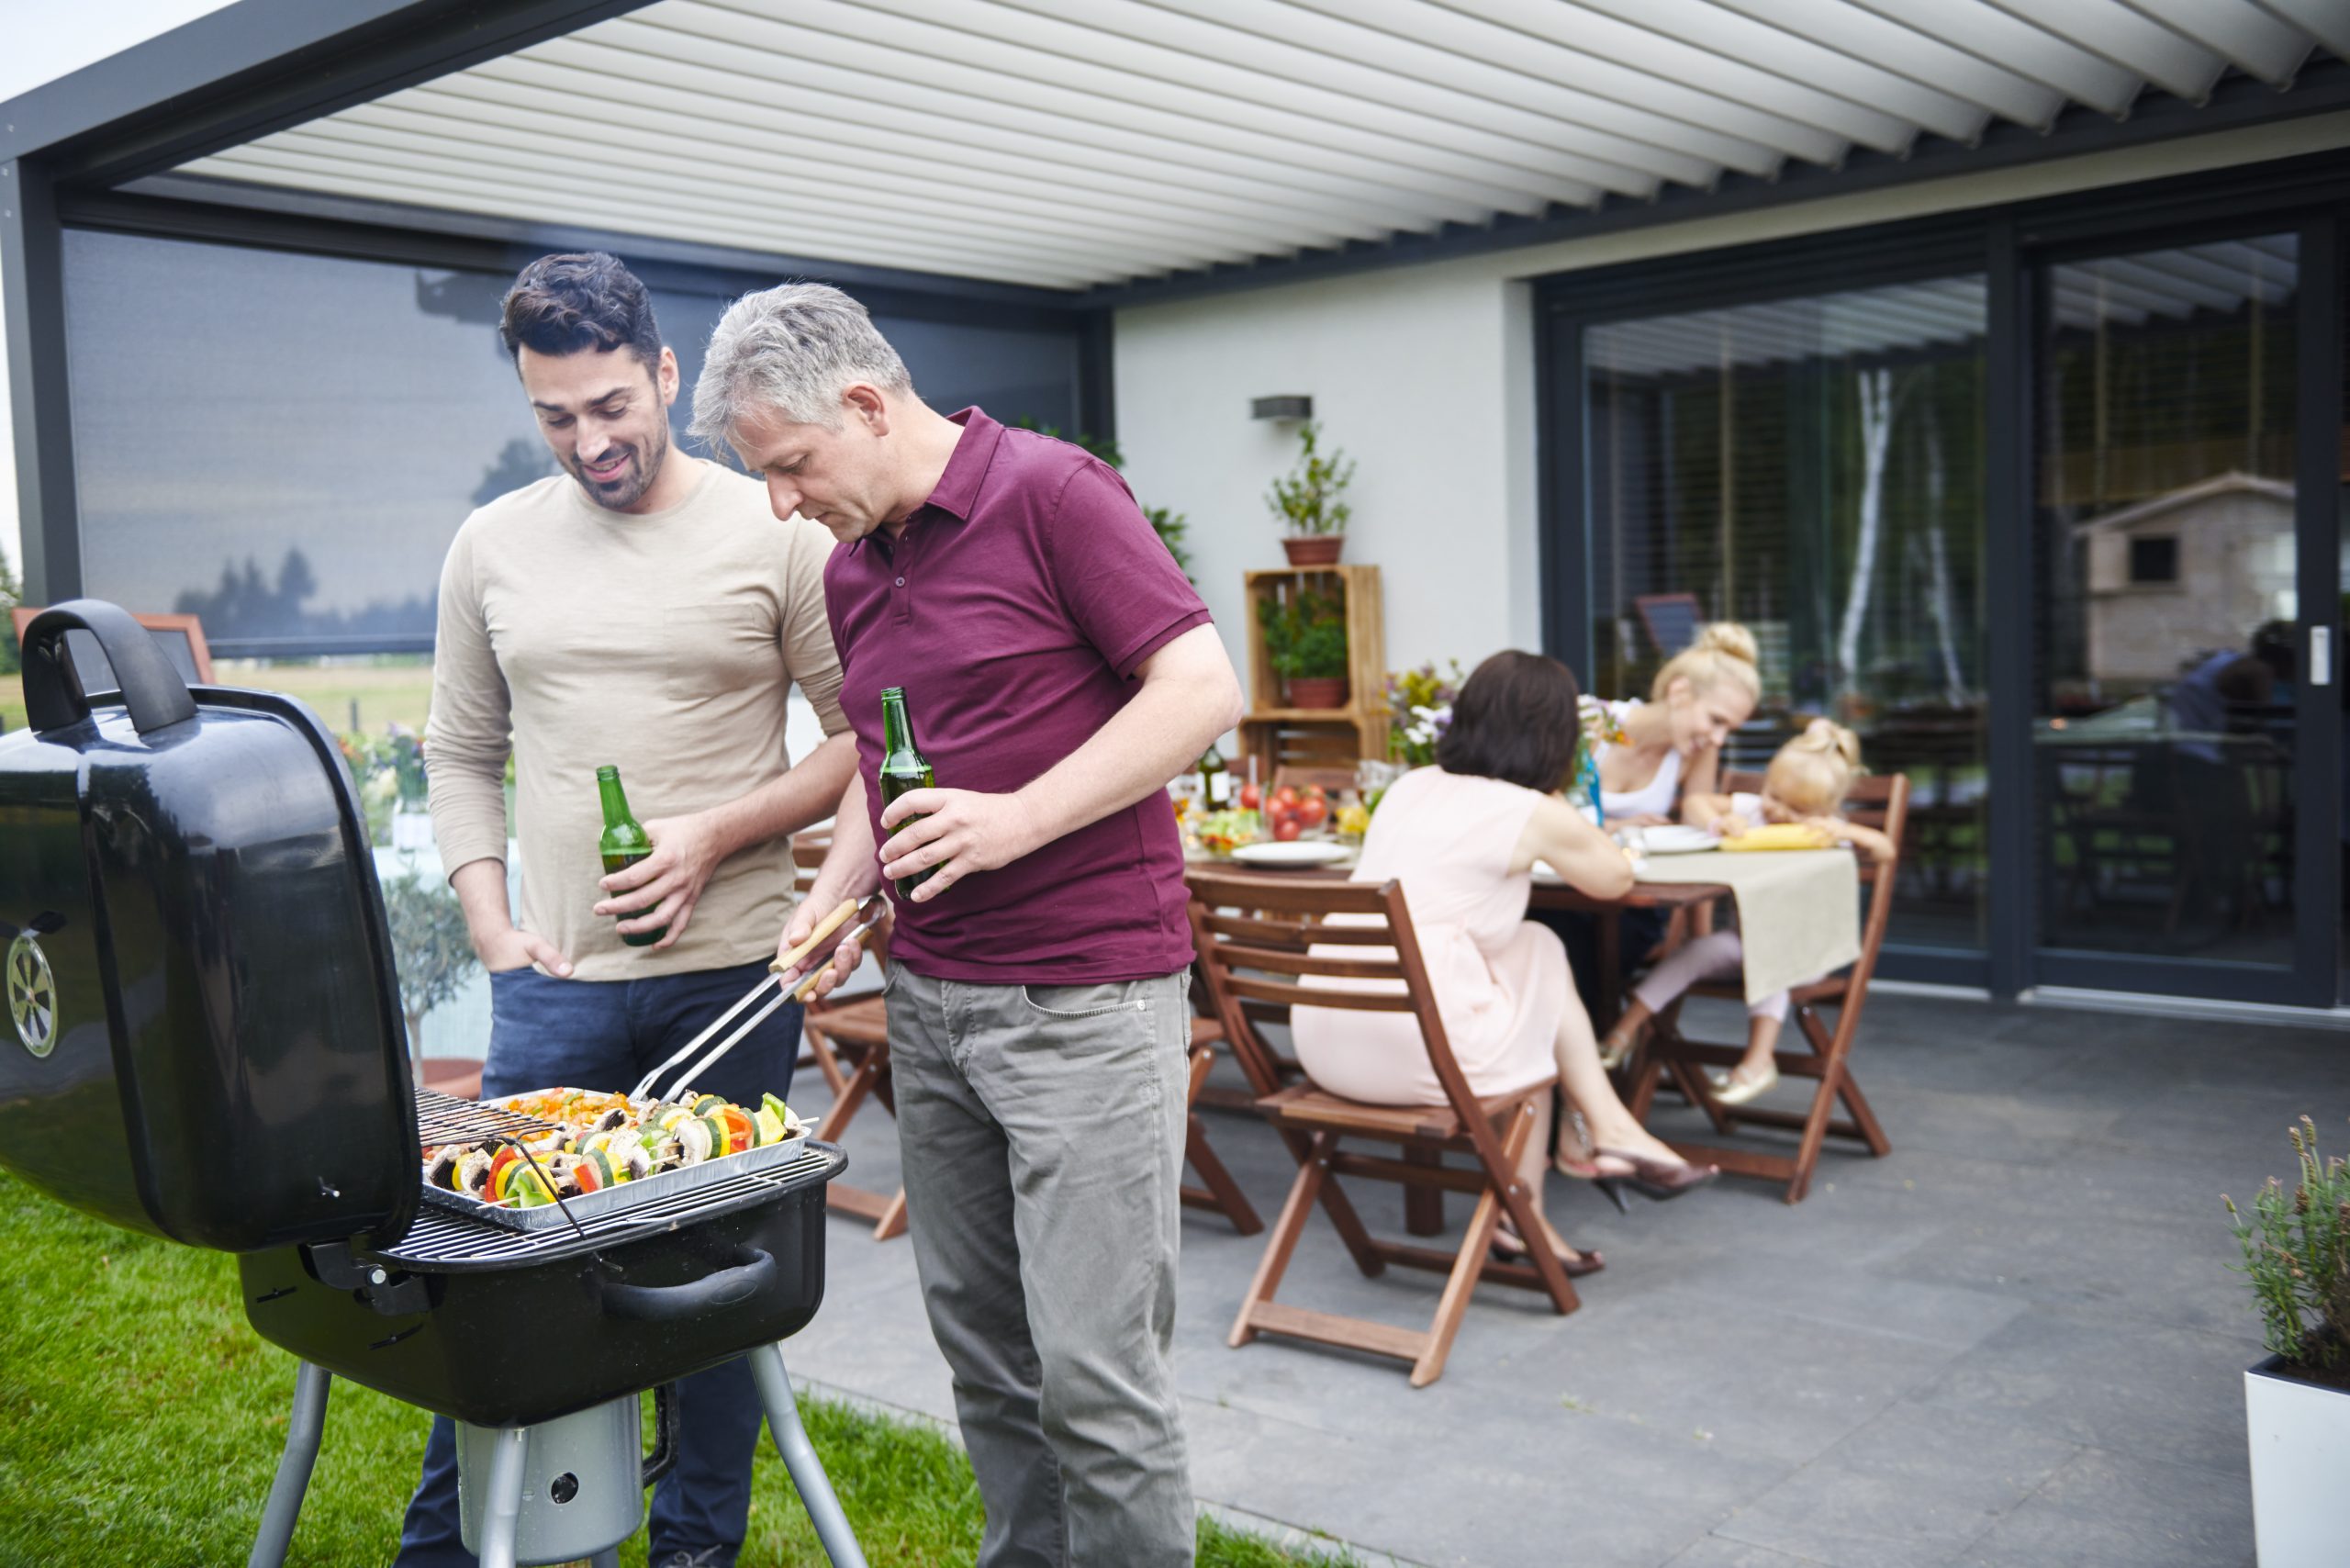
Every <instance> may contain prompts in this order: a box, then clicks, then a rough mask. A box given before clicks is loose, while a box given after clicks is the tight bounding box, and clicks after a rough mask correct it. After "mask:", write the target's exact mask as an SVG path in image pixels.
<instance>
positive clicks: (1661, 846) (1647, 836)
mask: <svg viewBox="0 0 2350 1568" xmlns="http://www.w3.org/2000/svg"><path fill="white" fill-rule="evenodd" d="M1721 846H1722V841H1721V840H1720V839H1718V838H1716V837H1715V836H1714V835H1713V834H1710V833H1707V831H1706V830H1705V829H1704V828H1701V827H1691V826H1689V825H1688V824H1687V823H1672V824H1670V825H1668V826H1664V827H1644V828H1642V829H1641V830H1640V847H1641V848H1642V849H1643V850H1646V851H1647V852H1648V853H1649V854H1651V855H1695V854H1697V853H1699V852H1700V851H1702V850H1707V849H1719V848H1720V847H1721Z"/></svg>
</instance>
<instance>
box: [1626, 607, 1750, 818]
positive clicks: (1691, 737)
mask: <svg viewBox="0 0 2350 1568" xmlns="http://www.w3.org/2000/svg"><path fill="white" fill-rule="evenodd" d="M1760 700H1762V670H1761V668H1760V667H1759V666H1758V665H1757V663H1756V653H1755V646H1754V634H1753V633H1751V632H1749V631H1748V630H1747V629H1746V628H1745V627H1743V626H1740V624H1738V623H1737V622H1734V621H1717V622H1714V623H1713V624H1711V625H1709V626H1707V627H1706V628H1704V629H1703V630H1702V631H1700V632H1699V633H1697V639H1696V641H1695V642H1693V643H1691V644H1689V645H1688V646H1687V647H1685V648H1684V649H1682V650H1681V651H1680V652H1679V653H1677V654H1675V655H1673V657H1671V658H1670V659H1667V660H1666V661H1665V663H1664V667H1663V668H1662V669H1660V670H1658V671H1657V672H1656V679H1655V680H1653V681H1651V683H1650V685H1649V700H1647V701H1645V702H1640V701H1631V702H1613V703H1610V704H1608V707H1609V710H1610V711H1612V712H1613V713H1614V714H1615V716H1616V722H1617V726H1618V727H1619V728H1620V729H1621V730H1622V732H1623V735H1624V738H1623V740H1622V741H1621V742H1620V743H1618V744H1616V745H1608V746H1605V747H1603V748H1601V750H1600V753H1599V808H1600V812H1601V814H1602V815H1603V816H1604V817H1605V818H1606V822H1607V824H1608V825H1609V826H1611V827H1614V826H1632V827H1653V826H1658V825H1661V824H1662V823H1670V822H1673V821H1675V820H1676V819H1677V818H1679V817H1681V816H1682V815H1683V814H1684V813H1682V812H1681V811H1680V807H1681V804H1682V802H1683V801H1684V800H1685V799H1686V798H1687V797H1688V796H1689V795H1691V794H1700V795H1704V794H1710V793H1712V792H1713V788H1714V780H1715V777H1716V774H1717V772H1718V762H1719V758H1720V756H1721V746H1722V743H1723V742H1724V741H1726V740H1728V739H1729V733H1730V732H1731V731H1732V730H1735V729H1737V728H1738V727H1739V726H1740V724H1743V723H1744V722H1746V721H1747V720H1749V719H1751V718H1752V717H1753V716H1754V706H1755V704H1756V703H1757V702H1758V701H1760Z"/></svg>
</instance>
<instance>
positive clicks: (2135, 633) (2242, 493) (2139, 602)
mask: <svg viewBox="0 0 2350 1568" xmlns="http://www.w3.org/2000/svg"><path fill="white" fill-rule="evenodd" d="M2074 536H2075V537H2076V538H2077V539H2080V540H2081V541H2082V542H2083V543H2085V544H2086V545H2087V569H2088V674H2089V676H2090V678H2092V679H2095V680H2099V681H2146V682H2154V681H2166V680H2171V679H2174V678H2177V675H2178V672H2179V669H2180V667H2181V666H2182V664H2183V663H2184V662H2185V661H2187V660H2188V659H2189V658H2191V657H2193V656H2194V655H2197V654H2199V653H2202V652H2206V651H2210V650H2213V649H2219V648H2242V647H2245V646H2247V645H2248V644H2250V642H2251V640H2252V633H2253V629H2254V628H2255V627H2256V626H2258V625H2260V623H2261V622H2265V621H2270V620H2275V619H2277V618H2279V617H2289V616H2290V615H2291V614H2292V613H2293V487H2292V486H2290V485H2288V484H2287V483H2285V482H2284V481H2282V480H2279V479H2263V478H2260V477H2258V476H2255V475H2251V474H2239V473H2233V472H2231V473H2227V474H2222V475H2221V476H2218V477H2217V478H2212V479H2206V480H2203V481H2202V482H2201V483H2199V484H2194V485H2188V486H2187V487H2184V488H2183V489H2177V490H2173V491H2171V492H2170V493H2169V494H2168V495H2163V496H2156V497H2154V498H2153V499H2152V500H2145V501H2140V502H2138V503H2137V504H2136V505H2135V506H2130V507H2124V508H2123V509H2122V510H2120V511H2115V512H2108V513H2107V514H2106V515H2105V516H2103V517H2099V518H2093V519H2091V520H2090V521H2087V522H2085V523H2082V524H2081V525H2080V526H2079V527H2077V528H2076V529H2075V530H2074Z"/></svg>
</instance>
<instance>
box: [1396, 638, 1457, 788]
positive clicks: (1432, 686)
mask: <svg viewBox="0 0 2350 1568" xmlns="http://www.w3.org/2000/svg"><path fill="white" fill-rule="evenodd" d="M1447 663H1448V665H1449V673H1441V672H1439V671H1438V669H1437V667H1436V663H1435V661H1434V660H1430V661H1429V662H1428V663H1427V664H1424V665H1422V666H1420V667H1419V668H1417V669H1399V670H1391V671H1389V672H1388V676H1387V716H1388V725H1387V755H1388V756H1392V757H1393V758H1394V759H1395V760H1396V761H1397V762H1400V763H1402V764H1404V766H1405V767H1427V765H1428V764H1429V763H1432V762H1434V761H1435V760H1436V746H1437V743H1438V741H1440V740H1442V739H1443V738H1444V732H1445V731H1446V730H1448V729H1449V728H1450V727H1451V725H1452V700H1453V699H1454V698H1456V697H1458V696H1459V695H1460V682H1461V680H1462V678H1463V677H1462V676H1461V673H1460V660H1459V659H1452V660H1449V661H1447Z"/></svg>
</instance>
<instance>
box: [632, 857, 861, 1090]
mask: <svg viewBox="0 0 2350 1568" xmlns="http://www.w3.org/2000/svg"><path fill="white" fill-rule="evenodd" d="M882 902H883V901H882V900H881V899H880V898H878V897H876V898H875V900H874V901H873V905H872V907H871V910H870V913H867V915H866V917H865V919H863V920H862V921H860V922H859V923H858V924H857V926H856V930H854V931H851V932H850V933H849V934H848V935H845V936H843V937H842V938H841V940H842V941H843V942H855V941H857V940H859V939H861V938H862V937H863V936H864V935H866V934H867V932H869V931H871V930H872V929H873V927H874V926H875V925H876V924H878V923H879V921H880V918H881V906H882ZM855 913H857V908H856V900H855V899H843V900H842V901H841V902H840V907H839V908H837V909H835V910H834V911H833V913H830V914H828V915H826V916H824V918H823V919H822V921H820V922H818V923H817V926H816V929H815V930H813V931H811V932H810V933H809V934H808V940H806V941H805V942H802V943H801V944H800V946H797V947H794V948H793V949H792V950H791V951H790V952H789V953H786V954H785V955H784V956H783V957H782V958H778V959H777V960H776V961H775V962H773V963H771V964H769V965H768V966H767V974H766V976H765V977H764V978H763V979H762V980H760V981H759V983H758V984H756V985H755V986H753V987H752V988H751V989H750V990H748V991H744V993H743V999H742V1000H741V1001H740V1002H736V1003H735V1004H734V1005H733V1006H732V1007H730V1008H728V1009H727V1010H726V1011H725V1012H724V1013H722V1014H719V1016H718V1018H717V1020H716V1021H715V1022H713V1023H712V1024H711V1026H710V1027H709V1028H707V1029H704V1030H703V1031H702V1032H701V1033H700V1034H699V1035H696V1036H694V1037H693V1038H692V1039H690V1040H688V1041H687V1042H686V1043H685V1046H684V1047H683V1048H681V1049H680V1050H679V1051H678V1052H677V1055H675V1056H673V1057H671V1058H669V1059H668V1060H667V1061H665V1062H663V1063H662V1064H661V1065H660V1066H658V1067H656V1068H655V1069H654V1070H652V1071H651V1072H648V1073H646V1074H645V1075H644V1076H643V1078H641V1079H639V1080H638V1081H637V1084H636V1087H635V1088H633V1089H632V1090H630V1091H629V1092H628V1097H629V1098H630V1099H632V1100H642V1099H643V1098H644V1095H645V1092H646V1091H647V1090H649V1089H651V1088H652V1087H653V1083H654V1081H655V1079H658V1078H659V1077H660V1076H661V1075H662V1074H663V1073H665V1072H666V1071H668V1070H670V1069H671V1068H673V1067H675V1066H677V1064H678V1063H679V1062H681V1061H684V1060H685V1059H686V1058H688V1057H690V1056H692V1055H693V1054H694V1053H695V1052H696V1051H698V1050H699V1049H701V1047H702V1046H703V1044H704V1043H705V1042H706V1041H708V1040H709V1038H710V1037H711V1036H712V1035H715V1034H717V1033H718V1031H720V1030H721V1029H723V1028H724V1027H726V1025H728V1024H729V1023H731V1022H733V1019H734V1018H735V1016H736V1015H737V1014H740V1013H741V1012H742V1011H743V1009H744V1008H746V1007H748V1006H750V1005H751V1004H752V1003H753V1002H756V1001H758V1000H759V998H761V997H762V996H765V995H767V992H768V991H775V992H776V994H775V996H774V998H773V999H771V1000H770V1001H769V1002H767V1005H766V1006H765V1007H762V1008H760V1009H759V1010H758V1011H757V1012H756V1013H754V1014H751V1015H750V1017H748V1018H745V1019H744V1021H743V1022H742V1023H741V1024H739V1025H736V1026H735V1029H734V1032H733V1034H731V1035H729V1036H726V1037H725V1038H724V1039H722V1040H721V1041H719V1042H718V1044H717V1045H716V1046H715V1047H711V1052H710V1054H709V1055H708V1056H706V1057H703V1058H701V1059H700V1060H699V1061H697V1062H695V1063H694V1064H693V1065H692V1066H691V1067H689V1068H688V1069H686V1070H685V1071H683V1072H681V1073H679V1074H678V1075H677V1081H676V1082H675V1083H673V1084H671V1085H670V1086H669V1087H670V1088H671V1089H673V1090H674V1089H682V1088H684V1087H685V1086H686V1085H687V1084H688V1083H691V1082H692V1081H694V1080H695V1079H697V1078H699V1077H700V1076H701V1075H702V1074H703V1073H705V1072H707V1071H709V1070H711V1067H712V1066H714V1065H715V1064H716V1063H717V1061H718V1059H719V1058H721V1057H723V1056H724V1055H725V1054H726V1053H727V1052H729V1051H731V1050H733V1048H734V1047H736V1046H738V1045H740V1044H741V1043H742V1041H743V1038H744V1036H746V1035H748V1034H749V1033H750V1032H751V1031H752V1030H754V1029H755V1028H757V1027H758V1026H759V1025H762V1024H764V1023H766V1022H767V1017H768V1015H769V1014H773V1013H774V1012H775V1010H776V1009H777V1008H778V1007H781V1006H782V1005H783V1004H784V1003H785V1002H790V1001H794V1000H797V1001H800V1002H806V1001H808V1000H809V999H810V998H811V997H812V996H814V995H815V994H816V981H817V979H818V977H819V976H821V975H822V973H823V971H822V969H819V970H817V971H816V973H815V974H812V975H810V976H809V977H808V978H807V980H805V981H804V982H802V983H801V985H800V988H799V990H798V991H785V990H783V989H781V984H782V976H783V972H784V971H785V970H786V969H790V968H791V967H792V966H793V965H795V964H797V963H799V962H800V960H801V959H803V958H807V957H808V955H809V954H811V953H812V952H814V951H815V950H816V949H817V948H819V947H821V946H823V944H824V938H826V937H827V936H830V935H832V934H833V933H834V932H835V931H838V930H839V929H840V928H841V927H842V925H844V924H846V923H847V921H848V918H849V916H851V915H853V914H855Z"/></svg>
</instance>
